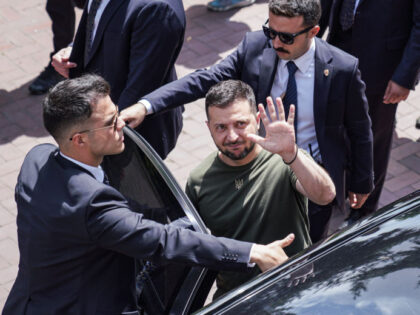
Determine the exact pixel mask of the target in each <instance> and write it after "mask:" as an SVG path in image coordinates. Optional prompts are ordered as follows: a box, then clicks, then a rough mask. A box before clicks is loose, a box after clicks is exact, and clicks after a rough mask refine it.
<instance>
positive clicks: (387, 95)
mask: <svg viewBox="0 0 420 315" xmlns="http://www.w3.org/2000/svg"><path fill="white" fill-rule="evenodd" d="M390 95H391V81H389V82H388V85H387V87H386V90H385V94H384V99H383V102H384V103H385V104H389V103H390V100H389V98H390Z"/></svg>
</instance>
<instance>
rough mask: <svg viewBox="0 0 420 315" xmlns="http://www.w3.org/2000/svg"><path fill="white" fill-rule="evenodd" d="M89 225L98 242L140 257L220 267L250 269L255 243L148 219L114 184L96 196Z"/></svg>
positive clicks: (91, 205) (123, 252)
mask: <svg viewBox="0 0 420 315" xmlns="http://www.w3.org/2000/svg"><path fill="white" fill-rule="evenodd" d="M86 225H87V231H88V233H89V236H90V239H91V241H92V242H93V243H94V244H95V245H96V246H99V247H102V248H106V249H109V250H113V251H116V252H119V253H122V254H125V255H127V256H131V257H134V258H137V259H152V260H155V261H173V262H178V263H185V264H190V265H200V266H203V267H207V268H210V269H217V270H219V269H226V270H241V269H243V270H246V268H247V263H248V260H249V254H250V251H251V246H252V244H251V243H246V242H241V241H236V240H232V239H227V238H216V237H214V236H212V235H208V234H202V233H198V232H194V231H191V230H186V229H180V228H177V227H174V226H171V225H162V224H159V223H156V222H154V221H150V220H146V219H144V217H143V215H142V214H140V213H136V212H133V211H131V210H130V209H129V208H128V206H127V202H126V201H125V199H124V197H122V195H121V194H119V193H118V192H117V191H116V190H115V189H113V188H112V187H106V188H104V189H102V190H99V191H97V192H96V193H95V194H94V195H93V196H92V198H91V199H90V201H89V205H88V207H87V212H86Z"/></svg>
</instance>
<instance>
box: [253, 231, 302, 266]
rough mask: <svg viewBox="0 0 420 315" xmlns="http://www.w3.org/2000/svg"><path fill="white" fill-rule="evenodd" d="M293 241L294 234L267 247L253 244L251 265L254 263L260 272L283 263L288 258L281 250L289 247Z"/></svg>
mask: <svg viewBox="0 0 420 315" xmlns="http://www.w3.org/2000/svg"><path fill="white" fill-rule="evenodd" d="M294 239H295V235H294V234H289V235H288V236H287V237H285V238H284V239H282V240H280V241H274V242H272V243H270V244H268V245H259V244H254V245H253V246H252V248H251V263H256V264H257V265H258V267H259V268H260V269H261V271H262V272H265V271H267V270H269V269H271V268H273V267H276V266H278V265H280V264H282V263H284V262H285V261H286V260H287V259H289V257H288V256H287V255H286V253H285V252H284V250H283V248H285V247H286V246H289V245H290V244H291V243H292V242H293V240H294Z"/></svg>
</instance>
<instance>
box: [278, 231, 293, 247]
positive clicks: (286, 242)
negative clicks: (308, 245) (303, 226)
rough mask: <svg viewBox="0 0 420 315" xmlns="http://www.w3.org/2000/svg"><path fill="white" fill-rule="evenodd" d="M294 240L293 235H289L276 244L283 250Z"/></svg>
mask: <svg viewBox="0 0 420 315" xmlns="http://www.w3.org/2000/svg"><path fill="white" fill-rule="evenodd" d="M294 239H295V235H294V234H293V233H290V234H289V235H287V236H286V237H285V238H283V239H282V240H280V241H278V242H279V243H280V246H281V248H285V247H287V246H289V245H290V244H292V243H293V241H294Z"/></svg>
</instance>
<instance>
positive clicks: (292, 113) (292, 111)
mask: <svg viewBox="0 0 420 315" xmlns="http://www.w3.org/2000/svg"><path fill="white" fill-rule="evenodd" d="M287 123H288V124H289V125H290V126H294V125H295V105H293V104H292V105H290V108H289V117H287Z"/></svg>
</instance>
